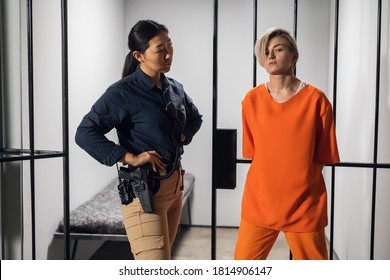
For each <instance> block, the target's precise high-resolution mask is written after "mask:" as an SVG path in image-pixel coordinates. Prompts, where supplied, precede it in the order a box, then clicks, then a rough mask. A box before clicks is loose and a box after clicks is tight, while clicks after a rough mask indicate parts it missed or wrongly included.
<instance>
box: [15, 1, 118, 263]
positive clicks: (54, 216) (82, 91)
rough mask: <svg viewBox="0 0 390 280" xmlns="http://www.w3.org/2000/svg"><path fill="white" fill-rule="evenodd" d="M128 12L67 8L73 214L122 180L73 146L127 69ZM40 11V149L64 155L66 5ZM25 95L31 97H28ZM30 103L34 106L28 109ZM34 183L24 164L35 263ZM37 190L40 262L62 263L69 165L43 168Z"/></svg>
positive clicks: (52, 162)
mask: <svg viewBox="0 0 390 280" xmlns="http://www.w3.org/2000/svg"><path fill="white" fill-rule="evenodd" d="M22 2H24V1H22ZM123 7H124V3H123V1H109V0H82V1H80V0H70V1H68V20H69V25H68V29H69V30H68V31H69V37H68V39H69V45H68V48H69V123H70V124H69V133H70V136H69V137H70V139H69V140H70V148H69V149H70V151H69V158H70V207H71V209H73V208H75V207H76V206H78V205H79V204H81V203H82V202H84V201H86V200H87V199H89V198H91V197H92V196H93V195H94V194H95V193H97V192H98V191H99V190H101V188H102V187H103V186H104V184H106V183H108V182H109V181H110V180H111V179H112V178H114V176H115V175H116V172H115V169H113V168H108V167H105V166H102V165H100V164H98V163H97V162H96V161H94V160H93V159H91V158H90V157H89V156H88V155H87V154H86V153H85V152H84V151H83V150H81V149H80V148H79V147H78V146H76V144H75V143H74V140H73V139H74V135H75V131H76V128H77V126H78V124H79V123H80V121H81V119H82V117H83V116H84V115H85V114H86V113H87V112H88V111H89V109H90V107H91V106H92V104H93V102H94V101H95V100H96V99H97V98H98V97H99V96H100V95H101V94H103V92H104V91H105V89H106V88H107V86H108V85H109V84H110V83H112V82H114V81H116V80H118V79H119V78H120V75H121V69H122V66H123V64H122V63H123V44H122V43H123V34H124V32H123V30H124V27H123V25H124V17H123ZM33 9H34V10H33V13H34V14H33V26H34V30H33V34H34V71H35V72H34V94H35V147H36V149H43V150H62V130H61V128H62V121H61V118H62V115H61V112H62V107H61V106H62V105H61V100H62V97H61V92H62V91H61V90H62V89H61V26H60V24H61V22H60V18H61V17H60V15H61V14H60V1H51V0H36V1H34V2H33ZM24 10H25V3H22V7H21V11H22V12H23V11H24ZM22 26H23V25H22ZM22 28H23V27H22ZM23 40H25V39H23ZM25 59H26V58H25V57H24V65H25V63H26V61H25ZM24 74H25V73H24ZM26 79H27V76H23V81H24V84H25V81H26ZM24 91H26V88H24ZM26 94H27V93H26V92H24V96H26ZM26 103H27V99H26V100H24V106H26ZM25 112H27V110H26V111H25ZM23 121H24V128H25V130H24V131H27V132H25V134H24V137H23V139H24V144H23V146H24V147H26V148H28V145H29V141H28V129H27V122H28V115H27V113H23ZM110 137H113V138H114V137H115V136H114V135H110ZM29 178H30V177H29V164H28V162H25V163H24V182H25V185H24V198H25V216H24V219H25V232H26V234H25V247H24V248H25V252H24V255H25V258H27V259H28V258H31V246H29V245H30V244H31V240H30V236H31V234H30V229H31V221H30V216H31V214H30V210H29V209H30V198H29V188H30V186H29V184H28V182H29ZM35 183H36V199H35V203H36V240H37V252H36V257H37V259H46V258H62V255H61V254H60V255H58V254H55V252H52V251H53V250H54V249H53V248H57V247H58V246H62V244H60V243H62V242H59V241H55V240H54V241H53V240H52V239H53V233H54V231H55V229H56V227H57V225H58V222H59V221H60V220H61V219H62V217H63V212H62V211H63V210H62V209H63V208H62V207H63V206H62V205H63V201H62V200H63V198H62V194H63V186H62V159H47V160H38V161H36V182H35ZM60 249H61V248H60ZM53 254H54V255H53Z"/></svg>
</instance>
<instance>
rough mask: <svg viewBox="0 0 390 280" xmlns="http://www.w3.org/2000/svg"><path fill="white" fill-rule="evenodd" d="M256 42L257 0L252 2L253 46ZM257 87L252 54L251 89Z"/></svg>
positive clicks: (255, 65) (254, 61) (255, 60)
mask: <svg viewBox="0 0 390 280" xmlns="http://www.w3.org/2000/svg"><path fill="white" fill-rule="evenodd" d="M256 41H257V0H253V46H254V45H255V44H256ZM255 86H257V59H256V56H255V55H254V54H253V87H255Z"/></svg>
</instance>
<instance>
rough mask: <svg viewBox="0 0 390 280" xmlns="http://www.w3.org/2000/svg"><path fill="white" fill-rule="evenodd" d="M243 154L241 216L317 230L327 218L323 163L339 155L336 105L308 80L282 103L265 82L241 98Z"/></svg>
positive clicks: (276, 226) (334, 160)
mask: <svg viewBox="0 0 390 280" xmlns="http://www.w3.org/2000/svg"><path fill="white" fill-rule="evenodd" d="M242 125H243V156H244V158H251V159H252V163H251V166H250V168H249V171H248V174H247V178H246V182H245V188H244V194H243V198H242V212H241V218H242V219H243V220H245V221H246V222H248V223H251V224H253V225H258V226H262V227H266V228H269V229H274V230H281V231H291V232H314V231H319V230H321V229H323V228H324V227H325V226H326V225H327V224H328V218H327V195H326V188H325V182H324V178H323V175H322V168H323V165H324V164H332V163H337V162H339V161H340V159H339V154H338V149H337V142H336V134H335V126H334V120H333V111H332V106H331V104H330V102H329V100H328V99H327V98H326V96H325V94H324V93H323V92H322V91H320V90H319V89H317V88H315V87H313V86H311V85H306V86H304V87H303V88H302V89H301V90H300V91H299V92H298V93H297V94H295V95H294V96H293V97H291V98H290V99H289V100H287V101H286V102H283V103H278V102H276V101H275V100H274V99H273V98H272V96H271V95H270V94H269V92H268V91H267V89H266V87H265V85H264V84H261V85H259V86H257V87H255V88H253V89H252V90H250V91H249V92H248V93H247V95H246V96H245V98H244V100H243V101H242Z"/></svg>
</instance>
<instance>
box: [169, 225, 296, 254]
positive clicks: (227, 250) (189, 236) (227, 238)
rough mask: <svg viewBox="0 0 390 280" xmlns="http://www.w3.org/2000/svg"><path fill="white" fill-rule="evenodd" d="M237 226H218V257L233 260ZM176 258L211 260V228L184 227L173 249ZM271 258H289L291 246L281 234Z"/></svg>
mask: <svg viewBox="0 0 390 280" xmlns="http://www.w3.org/2000/svg"><path fill="white" fill-rule="evenodd" d="M237 231H238V229H237V228H228V227H220V228H217V234H216V235H217V238H216V259H217V260H232V259H233V255H234V248H235V245H236V240H237ZM172 258H173V259H174V260H209V259H211V228H210V227H196V226H193V227H188V228H182V229H181V231H180V233H179V234H178V236H177V239H176V241H175V244H174V248H173V250H172ZM268 259H269V260H288V259H289V248H288V245H287V242H286V241H285V239H284V236H283V234H280V235H279V237H278V239H277V240H276V242H275V244H274V247H273V248H272V250H271V252H270V254H269V256H268Z"/></svg>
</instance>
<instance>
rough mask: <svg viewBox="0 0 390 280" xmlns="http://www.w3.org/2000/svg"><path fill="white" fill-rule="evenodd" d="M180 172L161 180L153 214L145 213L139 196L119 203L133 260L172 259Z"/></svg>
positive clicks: (178, 208) (177, 220) (178, 206)
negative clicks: (122, 203)
mask: <svg viewBox="0 0 390 280" xmlns="http://www.w3.org/2000/svg"><path fill="white" fill-rule="evenodd" d="M182 173H183V172H182V171H181V170H177V171H174V172H173V174H172V175H171V176H170V177H169V178H167V179H163V180H161V182H160V189H159V191H158V192H157V193H156V194H155V196H154V199H155V200H154V202H155V206H156V211H155V212H154V213H145V212H144V211H143V210H142V207H141V204H140V201H139V199H138V198H135V199H134V201H133V202H132V203H130V204H128V205H122V207H121V210H122V216H123V223H124V225H125V228H126V233H127V237H128V239H129V242H130V246H131V251H132V253H133V255H134V259H136V260H170V259H171V249H172V245H173V242H174V240H175V237H176V233H177V231H178V227H179V222H180V216H181V204H182V182H183V174H182Z"/></svg>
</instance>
